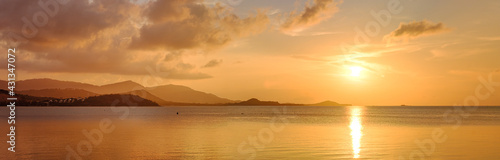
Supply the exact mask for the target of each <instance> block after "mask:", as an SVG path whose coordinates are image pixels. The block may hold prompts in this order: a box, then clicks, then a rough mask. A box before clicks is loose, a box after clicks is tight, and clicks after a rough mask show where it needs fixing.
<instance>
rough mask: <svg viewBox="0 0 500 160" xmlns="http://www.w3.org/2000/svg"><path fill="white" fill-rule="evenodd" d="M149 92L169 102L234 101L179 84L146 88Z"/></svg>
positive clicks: (208, 102)
mask: <svg viewBox="0 0 500 160" xmlns="http://www.w3.org/2000/svg"><path fill="white" fill-rule="evenodd" d="M146 91H148V92H149V93H151V94H153V95H155V96H157V97H159V98H161V99H163V100H165V101H169V102H178V103H200V104H225V103H233V101H232V100H229V99H225V98H220V97H217V96H216V95H213V94H209V93H204V92H200V91H196V90H193V89H191V88H189V87H185V86H179V85H164V86H158V87H150V88H146Z"/></svg>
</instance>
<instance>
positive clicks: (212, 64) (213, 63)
mask: <svg viewBox="0 0 500 160" xmlns="http://www.w3.org/2000/svg"><path fill="white" fill-rule="evenodd" d="M221 64H222V59H219V60H217V59H212V60H210V61H209V62H208V63H207V64H205V65H204V66H203V68H212V67H217V66H219V65H221Z"/></svg>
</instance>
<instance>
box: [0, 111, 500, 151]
mask: <svg viewBox="0 0 500 160" xmlns="http://www.w3.org/2000/svg"><path fill="white" fill-rule="evenodd" d="M449 110H453V107H399V106H398V107H354V106H353V107H280V106H278V107H260V106H259V107H243V106H239V107H235V106H220V107H158V108H153V107H136V108H128V107H120V108H114V109H112V108H110V107H96V108H89V107H73V108H69V107H67V108H63V107H59V108H58V107H48V108H34V107H25V108H21V107H18V108H17V117H16V121H17V123H16V129H17V130H16V131H17V132H16V133H17V137H16V138H17V144H16V150H17V152H16V154H15V156H16V157H13V156H14V154H11V153H10V152H9V153H7V146H8V144H6V143H5V142H4V143H3V144H2V145H1V146H3V147H2V148H1V150H0V154H1V157H0V158H1V159H16V158H17V159H66V157H67V156H68V155H69V156H70V157H71V158H74V156H75V154H76V155H77V156H80V157H81V158H83V159H123V160H126V159H353V158H359V159H399V158H401V159H411V158H414V159H421V158H423V159H500V107H480V108H479V109H477V110H475V111H467V110H464V112H463V113H462V115H461V114H458V113H459V112H458V113H457V112H454V113H453V112H451V114H447V115H446V116H444V115H445V113H447V111H449ZM0 111H1V115H2V119H4V120H1V122H2V123H0V130H1V134H2V135H5V134H6V133H8V125H7V118H6V116H5V115H7V114H8V113H7V108H1V109H0ZM177 112H179V114H178V115H177ZM127 113H129V114H127ZM459 122H460V124H457V123H459ZM100 123H109V125H110V126H111V127H112V129H113V130H112V131H111V129H109V128H107V127H106V126H104V127H103V128H104V130H102V129H100ZM108 129H109V130H108ZM82 130H87V131H89V135H90V136H88V137H87V136H85V134H84V133H83V132H82ZM103 131H109V132H108V133H104V132H103ZM100 135H102V137H100ZM2 137H3V138H2V139H3V140H4V141H6V140H7V139H8V137H7V136H2ZM89 137H90V138H89ZM90 139H92V140H90ZM92 142H94V143H92ZM71 150H73V151H74V152H73V151H71ZM5 155H6V156H5Z"/></svg>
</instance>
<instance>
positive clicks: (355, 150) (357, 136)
mask: <svg viewBox="0 0 500 160" xmlns="http://www.w3.org/2000/svg"><path fill="white" fill-rule="evenodd" d="M360 115H361V108H352V109H351V124H350V125H349V128H351V138H352V154H353V158H359V152H360V151H361V149H360V147H361V137H362V136H363V132H361V129H363V126H362V125H361V118H360Z"/></svg>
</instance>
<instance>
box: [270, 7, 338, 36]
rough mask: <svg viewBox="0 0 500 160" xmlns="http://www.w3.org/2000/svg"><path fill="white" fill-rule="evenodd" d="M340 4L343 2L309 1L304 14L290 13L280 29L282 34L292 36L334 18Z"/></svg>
mask: <svg viewBox="0 0 500 160" xmlns="http://www.w3.org/2000/svg"><path fill="white" fill-rule="evenodd" d="M340 3H342V2H341V1H338V2H336V1H333V0H314V1H308V3H307V4H306V7H305V8H304V10H303V11H302V12H300V13H297V12H298V11H297V10H295V11H292V12H290V13H289V14H288V15H287V18H286V20H285V22H284V23H283V24H281V27H280V29H281V31H282V32H284V33H286V34H291V35H293V34H296V33H297V32H301V31H303V30H304V29H307V28H308V27H311V26H313V25H316V24H318V23H320V22H321V21H323V20H325V19H328V18H330V17H332V16H333V14H335V13H336V12H337V11H338V7H337V6H338V5H339V4H340Z"/></svg>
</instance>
